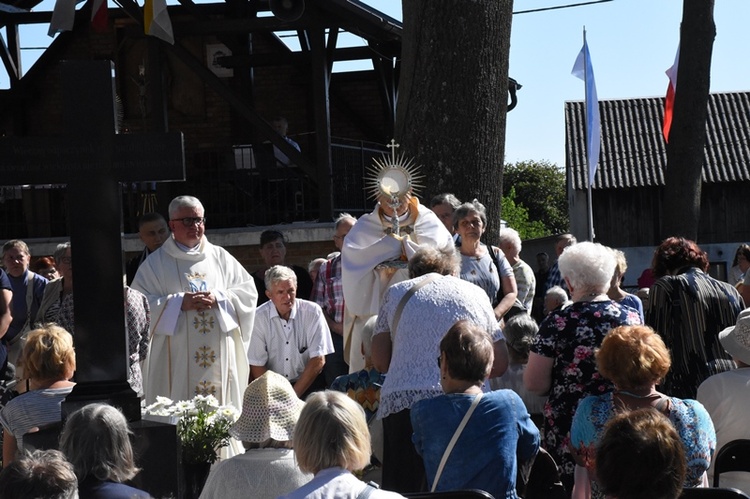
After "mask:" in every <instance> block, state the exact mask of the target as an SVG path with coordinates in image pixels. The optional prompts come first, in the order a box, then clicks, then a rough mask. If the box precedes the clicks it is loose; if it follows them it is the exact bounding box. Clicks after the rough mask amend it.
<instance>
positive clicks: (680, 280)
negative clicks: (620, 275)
mask: <svg viewBox="0 0 750 499" xmlns="http://www.w3.org/2000/svg"><path fill="white" fill-rule="evenodd" d="M652 268H653V271H654V276H655V277H657V281H656V282H655V283H654V284H653V286H651V290H650V291H649V307H648V313H647V314H646V323H647V324H648V325H649V326H651V327H652V328H654V330H655V331H656V332H657V333H659V335H660V336H661V337H662V339H663V340H664V343H666V345H667V348H669V350H670V351H671V352H672V360H673V364H672V370H671V371H670V372H669V373H668V374H667V376H666V377H665V379H664V384H663V385H662V386H661V388H662V390H664V392H665V393H667V394H669V395H673V396H675V397H680V398H691V399H693V398H695V396H696V393H697V391H698V386H699V385H700V384H701V382H703V380H705V379H706V378H708V377H709V376H711V375H713V374H716V373H719V372H723V371H727V370H729V369H733V368H734V365H733V364H732V359H731V358H730V357H729V355H728V354H727V353H726V352H725V351H724V349H723V348H722V347H721V344H720V343H719V338H718V336H719V332H720V331H722V330H723V329H725V328H728V327H730V326H734V325H735V323H736V322H737V316H738V315H739V314H740V312H741V311H742V309H743V308H745V304H744V302H743V300H742V297H741V296H740V294H739V292H738V291H737V290H736V289H735V288H734V286H732V285H731V284H727V283H726V282H722V281H718V280H716V279H714V278H713V277H711V276H709V275H708V274H707V273H706V272H708V255H706V253H705V252H704V251H703V250H701V249H700V248H699V247H698V245H697V244H695V242H693V241H690V240H688V239H684V238H682V237H670V238H667V239H665V240H664V241H663V242H662V243H661V244H660V245H659V247H658V248H656V251H654V259H653V262H652Z"/></svg>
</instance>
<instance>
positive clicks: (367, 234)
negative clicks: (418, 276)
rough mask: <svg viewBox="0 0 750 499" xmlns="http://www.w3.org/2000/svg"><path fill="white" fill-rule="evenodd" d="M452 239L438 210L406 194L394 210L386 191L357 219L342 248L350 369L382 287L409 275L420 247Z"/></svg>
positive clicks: (358, 365)
mask: <svg viewBox="0 0 750 499" xmlns="http://www.w3.org/2000/svg"><path fill="white" fill-rule="evenodd" d="M394 211H395V212H396V216H397V217H398V219H399V234H398V235H396V234H394V233H393V216H394ZM453 244H454V243H453V237H452V236H451V233H450V232H448V229H446V228H445V226H444V225H443V223H442V222H441V221H440V219H439V218H438V217H437V215H435V213H433V212H432V210H430V209H429V208H426V207H424V206H422V205H420V204H419V200H417V198H415V197H412V196H411V195H410V194H409V195H408V196H407V197H406V199H405V202H402V203H401V204H400V205H399V206H398V207H396V208H395V210H394V208H393V206H392V205H391V204H390V203H389V202H388V198H387V197H386V196H380V197H379V200H378V204H377V206H376V207H375V210H374V211H373V212H372V213H369V214H367V215H363V216H361V217H360V218H359V219H358V220H357V223H355V224H354V227H352V229H351V230H350V231H349V233H348V234H347V235H346V238H344V247H343V248H342V250H341V269H342V281H343V287H344V303H345V309H346V314H345V318H344V355H345V357H346V361H347V362H348V363H349V372H356V371H359V370H361V369H363V368H364V367H365V359H364V355H363V354H362V350H361V345H362V328H363V326H364V324H365V322H367V319H369V318H370V317H372V316H373V315H377V313H378V310H379V309H380V303H381V301H382V298H383V294H384V293H385V290H386V289H388V287H389V286H390V285H391V284H394V283H397V282H401V281H405V280H406V279H408V278H409V274H408V272H407V270H406V263H407V261H408V260H409V259H410V258H411V257H412V256H413V255H414V253H415V252H416V251H417V250H418V249H419V248H420V247H421V246H435V247H445V246H453ZM347 354H348V357H347Z"/></svg>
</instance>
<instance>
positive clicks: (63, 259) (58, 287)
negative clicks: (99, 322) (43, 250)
mask: <svg viewBox="0 0 750 499" xmlns="http://www.w3.org/2000/svg"><path fill="white" fill-rule="evenodd" d="M53 257H54V258H55V265H56V266H57V270H58V271H59V272H60V279H57V280H55V281H51V282H50V283H49V284H48V285H47V286H46V287H45V288H44V295H43V296H42V303H41V304H40V305H39V311H38V312H37V315H36V320H37V322H38V323H46V322H54V323H56V324H57V325H59V326H60V327H63V328H65V330H66V331H70V332H71V334H73V332H74V331H75V325H74V323H73V256H72V253H71V248H70V243H69V242H65V243H61V244H58V245H57V248H56V249H55V253H54V254H53Z"/></svg>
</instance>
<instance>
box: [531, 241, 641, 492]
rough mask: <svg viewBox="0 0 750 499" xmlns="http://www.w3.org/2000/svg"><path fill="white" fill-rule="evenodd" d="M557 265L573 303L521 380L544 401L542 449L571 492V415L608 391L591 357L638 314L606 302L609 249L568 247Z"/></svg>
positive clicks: (543, 338)
mask: <svg viewBox="0 0 750 499" xmlns="http://www.w3.org/2000/svg"><path fill="white" fill-rule="evenodd" d="M558 265H559V268H560V273H561V274H562V277H563V279H564V280H565V283H566V284H567V287H568V289H569V290H570V293H571V297H572V299H573V303H572V304H571V305H570V306H569V307H566V308H564V309H563V310H558V311H554V312H552V313H550V314H549V315H548V316H547V318H545V319H544V321H543V322H542V324H541V326H540V328H539V334H538V335H537V337H536V339H535V341H534V344H533V345H532V346H531V352H530V354H529V362H528V364H527V366H526V371H525V372H524V378H523V380H524V385H525V386H526V388H527V389H528V390H529V391H532V392H534V393H537V394H539V395H545V394H546V395H548V398H547V404H546V405H545V407H544V426H543V428H542V434H543V438H542V447H544V448H545V449H546V450H547V451H548V452H549V453H550V454H551V455H552V457H553V458H554V459H555V462H557V464H558V466H559V467H560V474H561V478H562V480H563V483H564V484H565V486H566V487H567V488H568V490H571V489H572V486H573V472H574V469H575V462H574V461H573V459H572V456H571V454H570V450H569V449H568V445H569V443H570V438H569V431H570V425H571V423H572V420H573V413H575V410H576V407H578V403H579V402H580V401H581V399H583V398H584V397H586V396H588V395H600V394H602V393H606V392H608V391H611V390H612V385H611V383H610V382H609V381H607V380H606V379H604V377H603V376H602V375H601V374H599V372H598V371H597V369H596V363H595V360H594V351H595V349H597V348H599V346H600V345H601V343H602V340H603V339H604V336H605V335H606V334H607V333H608V332H609V331H610V330H611V329H613V328H615V327H617V326H621V325H630V324H640V323H641V321H640V317H639V316H638V312H637V311H636V310H634V309H632V308H630V307H627V306H624V305H620V304H618V303H616V302H614V301H612V300H610V299H609V298H608V297H607V294H606V293H607V289H608V288H609V283H610V280H611V279H612V275H613V274H614V270H615V258H614V255H613V254H612V252H611V251H610V250H609V249H608V248H606V247H605V246H602V245H601V244H598V243H591V242H583V243H579V244H575V245H573V246H569V247H568V248H566V249H565V251H564V252H563V254H562V255H560V259H559V260H558Z"/></svg>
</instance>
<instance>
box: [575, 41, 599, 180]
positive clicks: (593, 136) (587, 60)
mask: <svg viewBox="0 0 750 499" xmlns="http://www.w3.org/2000/svg"><path fill="white" fill-rule="evenodd" d="M571 74H572V75H573V76H575V77H577V78H580V79H582V80H583V81H584V83H585V84H586V152H587V153H588V154H587V155H588V160H589V185H593V184H594V175H596V167H597V164H598V163H599V150H600V148H601V138H602V131H601V120H600V119H599V99H598V98H597V96H596V82H595V81H594V68H593V66H592V65H591V56H590V55H589V46H588V44H587V43H586V32H584V34H583V48H581V53H580V54H578V58H577V59H576V63H575V64H574V65H573V71H572V72H571Z"/></svg>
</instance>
